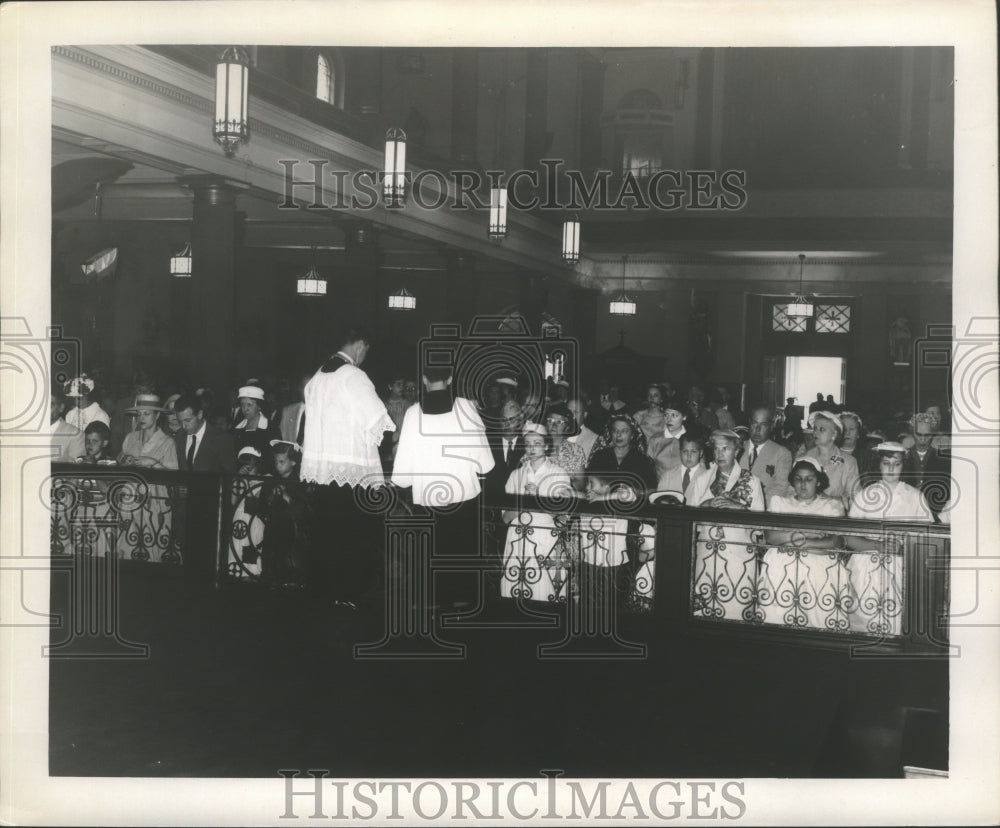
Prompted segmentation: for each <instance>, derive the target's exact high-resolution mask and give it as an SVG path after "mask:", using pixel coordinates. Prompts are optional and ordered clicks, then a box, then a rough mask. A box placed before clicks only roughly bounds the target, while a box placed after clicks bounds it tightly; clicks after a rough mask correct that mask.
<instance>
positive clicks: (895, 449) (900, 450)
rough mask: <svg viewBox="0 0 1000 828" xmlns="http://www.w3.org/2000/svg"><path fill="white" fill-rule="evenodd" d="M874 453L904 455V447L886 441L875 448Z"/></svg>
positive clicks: (900, 444)
mask: <svg viewBox="0 0 1000 828" xmlns="http://www.w3.org/2000/svg"><path fill="white" fill-rule="evenodd" d="M875 451H877V452H879V453H882V452H888V453H890V454H906V447H905V446H904V445H903V444H902V443H896V442H894V441H892V440H887V441H886V442H884V443H879V444H878V445H877V446H875Z"/></svg>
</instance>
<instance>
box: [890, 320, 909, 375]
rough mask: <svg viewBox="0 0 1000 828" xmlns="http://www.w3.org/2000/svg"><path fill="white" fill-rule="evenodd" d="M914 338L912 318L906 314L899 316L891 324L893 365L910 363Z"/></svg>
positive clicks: (891, 356)
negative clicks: (911, 324) (911, 327)
mask: <svg viewBox="0 0 1000 828" xmlns="http://www.w3.org/2000/svg"><path fill="white" fill-rule="evenodd" d="M912 340H913V336H912V334H911V333H910V320H909V319H907V318H906V317H905V316H897V317H896V319H895V320H893V323H892V324H891V325H890V326H889V357H890V358H891V359H892V364H893V365H909V364H910V346H911V343H912Z"/></svg>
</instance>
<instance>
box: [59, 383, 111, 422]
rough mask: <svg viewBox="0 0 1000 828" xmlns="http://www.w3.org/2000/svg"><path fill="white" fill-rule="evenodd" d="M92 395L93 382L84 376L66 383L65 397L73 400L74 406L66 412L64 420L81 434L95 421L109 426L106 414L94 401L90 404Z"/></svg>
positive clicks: (109, 419) (108, 418)
mask: <svg viewBox="0 0 1000 828" xmlns="http://www.w3.org/2000/svg"><path fill="white" fill-rule="evenodd" d="M93 393H94V381H93V380H92V379H91V378H90V377H88V376H87V375H86V374H81V375H80V376H78V377H76V379H73V380H70V381H69V382H68V383H66V396H67V397H69V398H70V399H71V400H73V402H74V403H75V406H74V407H73V408H72V409H70V410H69V411H67V412H66V414H65V415H64V419H65V420H66V422H67V423H69V424H70V425H71V426H73V427H74V428H77V429H79V430H80V432H81V433H82V432H83V430H84V429H85V428H86V427H87V426H89V425H90V424H91V423H92V422H95V421H97V422H102V423H104V425H106V426H108V427H110V426H111V418H110V417H109V416H108V412H107V411H105V410H104V409H103V408H101V406H100V405H99V404H98V403H97V401H96V400H95V401H93V402H91V396H92V395H93Z"/></svg>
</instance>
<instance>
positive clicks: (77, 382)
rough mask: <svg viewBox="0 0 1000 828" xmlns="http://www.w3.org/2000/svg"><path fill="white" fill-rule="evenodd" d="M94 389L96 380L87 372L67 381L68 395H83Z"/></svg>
mask: <svg viewBox="0 0 1000 828" xmlns="http://www.w3.org/2000/svg"><path fill="white" fill-rule="evenodd" d="M93 390H94V381H93V380H92V379H91V378H90V377H88V376H87V375H86V374H82V375H80V376H79V377H75V378H74V379H71V380H70V381H69V382H68V383H66V396H67V397H83V396H86V395H87V394H90V393H91V392H93Z"/></svg>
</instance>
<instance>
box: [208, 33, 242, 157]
mask: <svg viewBox="0 0 1000 828" xmlns="http://www.w3.org/2000/svg"><path fill="white" fill-rule="evenodd" d="M249 79H250V59H249V58H248V57H247V53H246V52H245V51H243V49H241V48H240V47H239V46H230V47H229V48H228V49H226V50H225V51H224V52H223V53H222V55H221V56H220V57H219V62H218V63H217V64H216V65H215V124H214V126H213V127H212V134H213V135H214V136H215V140H216V141H217V142H218V143H219V144H221V145H222V150H223V152H225V153H226V155H227V156H230V155H232V154H233V152H235V150H236V147H237V146H239V144H240V143H241V142H243V141H245V140H247V100H248V98H247V90H248V86H249Z"/></svg>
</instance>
